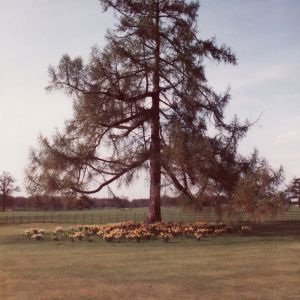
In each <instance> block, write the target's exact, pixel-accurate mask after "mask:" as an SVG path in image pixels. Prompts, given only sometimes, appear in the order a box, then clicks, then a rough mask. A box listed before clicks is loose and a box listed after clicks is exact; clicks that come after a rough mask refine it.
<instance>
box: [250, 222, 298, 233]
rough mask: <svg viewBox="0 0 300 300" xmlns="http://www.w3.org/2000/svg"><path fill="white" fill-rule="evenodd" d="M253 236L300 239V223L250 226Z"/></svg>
mask: <svg viewBox="0 0 300 300" xmlns="http://www.w3.org/2000/svg"><path fill="white" fill-rule="evenodd" d="M250 226H251V228H252V233H251V235H255V236H297V237H300V221H281V222H274V223H263V224H250Z"/></svg>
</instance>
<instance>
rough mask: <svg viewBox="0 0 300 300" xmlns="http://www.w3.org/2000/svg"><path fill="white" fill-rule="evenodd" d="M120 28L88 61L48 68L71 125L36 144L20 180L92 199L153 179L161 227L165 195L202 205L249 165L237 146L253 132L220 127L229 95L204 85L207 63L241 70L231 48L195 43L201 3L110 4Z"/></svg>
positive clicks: (152, 203)
mask: <svg viewBox="0 0 300 300" xmlns="http://www.w3.org/2000/svg"><path fill="white" fill-rule="evenodd" d="M100 4H101V5H102V7H103V8H104V10H108V9H113V10H114V12H115V16H116V18H117V20H118V22H117V25H116V26H115V27H114V28H113V29H112V30H109V31H108V33H107V35H106V45H105V46H104V47H103V48H102V49H100V48H97V47H94V48H93V49H92V51H91V54H90V59H89V61H88V62H87V63H84V62H83V60H82V59H81V58H80V57H75V58H71V57H70V56H69V55H64V56H63V57H62V58H61V60H60V62H59V64H58V66H57V67H52V66H51V67H50V68H49V75H50V85H49V86H48V90H50V91H51V90H60V91H63V92H64V93H66V94H67V95H70V96H71V97H72V99H73V103H74V116H73V118H72V119H71V120H68V121H67V122H66V126H65V129H64V130H63V131H62V132H57V133H56V134H55V135H54V136H53V137H52V138H51V139H48V138H45V137H40V148H39V149H35V150H33V151H32V152H31V156H30V163H29V166H28V168H27V171H26V175H27V189H28V191H29V192H30V193H47V192H51V193H58V192H66V193H73V192H75V193H83V194H91V193H96V192H99V191H100V190H102V189H103V188H104V187H107V186H109V184H111V183H112V182H114V181H116V180H118V181H121V182H123V183H126V184H129V183H131V181H132V180H133V179H134V178H135V174H136V172H138V171H140V170H142V169H143V170H146V171H148V172H149V177H150V200H149V212H148V222H154V221H159V220H160V219H161V216H160V191H161V188H162V187H165V188H166V189H171V188H173V189H175V190H176V191H178V192H179V193H181V194H182V195H184V197H185V198H186V199H187V201H189V202H191V203H198V204H199V205H200V206H201V201H202V200H201V199H202V196H203V195H204V194H219V195H220V194H223V195H224V194H226V195H227V194H230V193H232V192H233V187H234V183H236V182H237V181H238V179H239V176H240V173H241V172H242V171H243V170H244V171H246V169H247V165H248V160H247V159H245V158H243V157H241V156H240V155H238V153H237V143H238V141H239V140H240V138H242V137H243V136H244V134H245V133H246V131H247V129H248V127H249V124H248V123H245V124H240V123H239V121H238V119H237V118H236V117H235V118H234V119H233V120H232V121H231V122H225V117H224V110H225V108H226V105H227V104H228V102H229V100H230V94H229V91H228V90H227V91H224V92H223V93H217V92H215V91H214V90H213V89H212V88H211V87H210V85H209V84H208V82H207V78H206V75H205V61H207V60H210V61H215V62H217V63H226V64H233V65H235V64H236V63H237V60H236V57H235V55H234V54H233V52H232V51H231V49H230V48H229V47H227V46H225V45H218V44H217V42H216V41H215V39H214V38H212V39H201V36H199V33H198V28H197V17H198V9H199V2H198V1H185V0H180V1H179V0H166V1H161V0H151V1H150V0H144V1H134V0H126V1H119V0H114V1H108V0H101V1H100Z"/></svg>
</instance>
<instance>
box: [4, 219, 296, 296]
mask: <svg viewBox="0 0 300 300" xmlns="http://www.w3.org/2000/svg"><path fill="white" fill-rule="evenodd" d="M41 226H42V227H43V228H46V229H47V228H53V227H54V225H53V224H51V225H47V224H42V225H41ZM28 227H29V225H9V226H1V227H0V299H3V300H6V299H30V300H31V299H300V285H299V283H300V281H299V279H300V235H289V236H252V237H240V236H222V237H216V238H208V239H204V240H201V241H200V242H199V241H196V240H190V239H175V240H172V241H171V242H170V243H163V242H161V241H150V242H142V243H136V242H126V243H120V244H117V243H106V242H102V241H97V242H94V243H88V242H87V241H83V242H76V243H74V244H72V243H71V242H70V241H62V242H54V241H32V240H26V239H25V238H24V237H23V236H21V235H20V233H21V232H23V231H24V229H26V228H28Z"/></svg>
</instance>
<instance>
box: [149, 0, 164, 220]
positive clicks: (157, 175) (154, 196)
mask: <svg viewBox="0 0 300 300" xmlns="http://www.w3.org/2000/svg"><path fill="white" fill-rule="evenodd" d="M155 27H156V36H155V38H156V47H155V50H154V57H155V58H154V73H153V89H154V92H155V95H154V96H153V97H152V108H151V110H152V112H151V149H150V151H151V154H150V199H149V206H148V218H147V223H154V222H159V221H161V212H160V186H161V153H160V151H161V145H160V122H159V93H160V87H159V78H160V75H159V71H160V62H159V60H160V58H159V55H160V34H159V30H160V29H159V1H157V3H156V20H155Z"/></svg>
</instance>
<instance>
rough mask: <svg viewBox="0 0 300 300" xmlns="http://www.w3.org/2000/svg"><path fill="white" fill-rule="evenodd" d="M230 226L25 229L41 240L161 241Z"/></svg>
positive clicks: (118, 225) (221, 230)
mask: <svg viewBox="0 0 300 300" xmlns="http://www.w3.org/2000/svg"><path fill="white" fill-rule="evenodd" d="M231 231H232V228H231V227H228V226H227V225H225V224H223V223H218V224H208V223H202V222H196V223H184V222H177V223H155V224H144V223H134V222H131V221H129V222H122V223H114V224H106V225H77V226H72V227H66V228H63V227H61V226H58V227H56V228H55V229H54V230H53V231H52V232H47V233H45V231H44V230H43V229H40V228H32V229H29V230H25V232H24V235H25V236H26V237H27V238H31V239H35V240H44V239H45V237H48V236H50V238H51V239H52V240H54V241H60V240H63V239H69V240H71V241H72V242H75V241H81V240H87V241H90V242H92V241H95V240H96V239H102V240H105V241H107V242H117V243H119V242H121V241H136V242H141V241H147V240H151V239H161V240H162V241H164V242H168V241H170V240H171V239H172V238H176V237H180V236H181V237H188V238H193V239H196V240H201V239H202V238H204V237H207V236H215V235H222V234H225V233H228V232H231Z"/></svg>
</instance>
